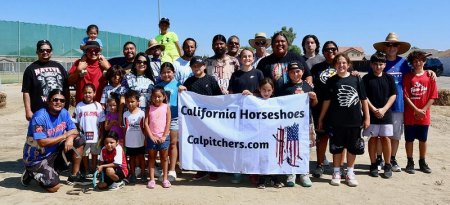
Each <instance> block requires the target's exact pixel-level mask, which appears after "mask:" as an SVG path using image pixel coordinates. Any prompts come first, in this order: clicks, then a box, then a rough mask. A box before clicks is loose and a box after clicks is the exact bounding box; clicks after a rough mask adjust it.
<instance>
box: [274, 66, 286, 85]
mask: <svg viewBox="0 0 450 205" xmlns="http://www.w3.org/2000/svg"><path fill="white" fill-rule="evenodd" d="M286 68H287V64H286V63H277V64H275V65H273V68H272V76H273V79H274V80H275V81H277V80H278V79H280V78H281V77H283V79H284V81H285V82H284V83H286V79H287V77H286V76H285V75H286Z"/></svg>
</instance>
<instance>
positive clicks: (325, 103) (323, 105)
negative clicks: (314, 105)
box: [317, 100, 331, 130]
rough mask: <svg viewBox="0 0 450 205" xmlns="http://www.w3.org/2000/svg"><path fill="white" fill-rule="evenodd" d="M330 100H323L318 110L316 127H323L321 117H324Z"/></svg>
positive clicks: (320, 128)
mask: <svg viewBox="0 0 450 205" xmlns="http://www.w3.org/2000/svg"><path fill="white" fill-rule="evenodd" d="M330 102H331V101H330V100H325V101H323V104H322V110H321V111H320V115H319V121H318V123H317V129H318V130H322V129H323V127H322V126H323V119H324V118H325V114H327V111H328V108H329V107H330Z"/></svg>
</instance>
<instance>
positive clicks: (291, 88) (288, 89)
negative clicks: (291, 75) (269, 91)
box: [280, 81, 313, 96]
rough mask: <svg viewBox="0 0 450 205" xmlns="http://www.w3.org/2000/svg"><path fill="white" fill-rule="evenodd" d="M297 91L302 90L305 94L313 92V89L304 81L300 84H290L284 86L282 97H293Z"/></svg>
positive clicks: (281, 92)
mask: <svg viewBox="0 0 450 205" xmlns="http://www.w3.org/2000/svg"><path fill="white" fill-rule="evenodd" d="M297 89H301V90H303V92H305V93H308V92H311V91H313V88H312V87H311V86H310V85H309V84H308V83H307V82H306V81H302V82H300V83H292V82H289V83H287V84H285V85H284V86H283V88H282V89H281V91H280V95H281V96H284V95H292V94H294V93H295V91H296V90H297Z"/></svg>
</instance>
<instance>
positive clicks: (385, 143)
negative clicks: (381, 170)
mask: <svg viewBox="0 0 450 205" xmlns="http://www.w3.org/2000/svg"><path fill="white" fill-rule="evenodd" d="M380 140H381V145H382V149H383V157H384V161H385V162H384V163H385V164H391V162H390V160H389V159H390V157H391V140H390V138H389V137H384V136H383V137H380Z"/></svg>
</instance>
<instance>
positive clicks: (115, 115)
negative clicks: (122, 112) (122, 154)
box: [105, 93, 124, 147]
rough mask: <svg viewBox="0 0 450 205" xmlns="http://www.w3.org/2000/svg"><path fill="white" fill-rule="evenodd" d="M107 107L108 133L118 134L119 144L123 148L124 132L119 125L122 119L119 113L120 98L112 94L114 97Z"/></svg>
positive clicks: (106, 126)
mask: <svg viewBox="0 0 450 205" xmlns="http://www.w3.org/2000/svg"><path fill="white" fill-rule="evenodd" d="M107 105H108V108H107V109H108V110H109V111H108V112H107V113H106V116H105V130H106V133H109V132H111V131H112V132H115V133H117V136H118V137H117V139H118V143H119V144H120V146H122V147H123V146H124V136H123V130H122V128H121V127H120V124H119V117H120V116H119V111H118V106H119V96H117V95H116V94H115V93H112V96H111V97H110V98H108V101H107Z"/></svg>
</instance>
